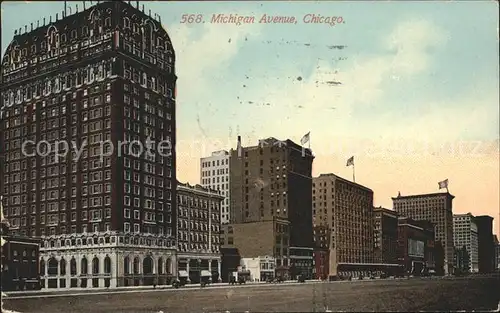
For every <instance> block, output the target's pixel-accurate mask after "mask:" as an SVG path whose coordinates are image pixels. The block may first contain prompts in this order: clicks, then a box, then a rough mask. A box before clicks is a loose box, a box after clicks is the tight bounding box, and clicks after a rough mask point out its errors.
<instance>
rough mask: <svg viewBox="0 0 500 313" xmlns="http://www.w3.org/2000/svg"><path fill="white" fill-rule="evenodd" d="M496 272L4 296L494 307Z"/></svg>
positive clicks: (67, 305)
mask: <svg viewBox="0 0 500 313" xmlns="http://www.w3.org/2000/svg"><path fill="white" fill-rule="evenodd" d="M499 301H500V280H499V279H498V276H497V277H495V278H492V277H489V278H487V277H476V278H470V277H469V278H452V279H450V278H448V279H436V278H434V279H410V280H374V281H370V280H365V281H353V282H332V283H319V282H318V283H307V284H286V285H253V286H251V285H248V286H243V287H240V286H236V287H227V286H220V287H215V286H214V287H208V288H204V289H199V288H190V289H179V290H172V289H166V290H143V291H134V292H119V293H110V292H103V293H101V294H93V295H88V294H82V295H78V296H74V295H73V296H59V297H48V298H46V297H41V298H24V299H13V298H11V299H8V298H7V299H4V302H5V305H4V307H5V308H7V309H13V310H17V311H19V312H23V313H25V312H47V313H53V312H68V313H69V312H75V313H76V312H78V313H80V312H102V313H111V312H121V313H140V312H148V313H156V312H159V311H163V312H165V313H167V312H168V313H174V312H224V311H230V312H244V311H249V312H264V311H267V312H299V311H302V312H312V311H314V310H316V312H321V311H323V312H324V311H325V307H328V309H329V310H331V311H378V312H380V311H414V312H415V311H417V312H418V311H422V310H424V311H450V310H451V311H457V310H467V311H471V310H493V309H496V308H497V305H498V303H499Z"/></svg>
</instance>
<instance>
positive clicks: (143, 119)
mask: <svg viewBox="0 0 500 313" xmlns="http://www.w3.org/2000/svg"><path fill="white" fill-rule="evenodd" d="M44 20H45V19H44ZM1 71H2V75H1V76H2V84H1V100H2V104H1V114H0V115H1V122H0V141H1V143H0V146H1V147H2V149H1V150H0V162H1V164H0V192H1V193H2V194H3V196H4V209H5V210H4V211H5V212H4V213H5V215H6V217H7V218H8V219H9V221H11V225H12V228H13V231H14V232H17V233H19V234H21V235H27V236H31V237H40V238H41V239H42V240H41V246H40V264H41V266H40V268H41V270H40V276H41V283H42V286H44V287H48V288H71V287H78V288H80V287H84V288H85V287H99V288H102V287H118V286H126V285H137V284H146V285H147V284H149V285H152V284H153V283H154V280H155V278H157V279H158V281H161V280H162V279H163V278H165V277H164V276H162V277H160V276H159V274H158V273H159V271H160V270H158V271H156V269H157V268H159V267H164V266H165V264H166V263H165V260H167V259H171V260H172V261H173V262H172V263H175V262H174V261H175V252H176V247H175V234H176V229H175V227H176V225H177V222H176V214H175V210H176V203H175V199H176V196H175V193H176V183H177V181H176V171H175V168H176V163H175V162H176V152H175V149H168V146H167V147H166V145H162V147H161V148H160V147H159V142H160V141H163V142H168V143H169V144H170V147H175V143H176V141H175V138H176V129H175V116H176V112H175V108H176V105H175V89H176V80H177V77H176V75H175V53H174V48H173V46H172V42H171V40H170V38H169V35H168V34H167V32H166V31H165V29H164V28H163V27H162V24H161V22H160V21H159V19H156V18H153V17H151V16H149V15H147V14H145V13H144V12H143V11H141V10H140V9H139V8H137V7H133V6H131V5H130V4H129V3H127V2H125V1H102V2H100V3H98V4H97V5H94V6H90V7H89V8H88V9H86V10H83V11H80V12H77V13H74V14H71V15H67V16H66V15H64V16H63V18H60V19H51V20H50V21H49V22H48V23H47V24H45V22H44V25H41V26H40V27H36V28H35V29H32V30H31V31H29V32H25V33H21V32H19V33H15V34H14V38H13V39H12V41H11V43H10V44H9V46H8V47H7V49H6V52H5V54H4V57H3V60H2V67H1ZM148 139H150V141H149V143H148ZM111 143H112V144H111ZM141 143H142V146H141ZM154 143H158V145H154ZM56 144H57V145H56ZM64 144H66V145H64ZM35 147H41V148H40V149H38V150H35ZM56 147H57V148H58V149H59V152H60V154H59V153H57V152H56V151H55V149H56ZM65 147H70V148H71V150H70V151H69V153H67V154H66V155H64V154H63V152H65V151H64V148H65ZM76 148H78V151H75V149H76ZM141 148H142V149H141ZM164 148H167V149H168V150H165V149H164ZM159 149H162V151H161V152H163V153H161V154H160V153H158V152H160V150H159ZM77 152H79V153H77ZM153 268H154V269H155V272H153ZM162 272H163V273H166V271H162ZM174 272H175V269H174ZM132 273H133V275H132Z"/></svg>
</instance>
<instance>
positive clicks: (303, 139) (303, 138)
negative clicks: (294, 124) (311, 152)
mask: <svg viewBox="0 0 500 313" xmlns="http://www.w3.org/2000/svg"><path fill="white" fill-rule="evenodd" d="M310 135H311V132H308V133H307V134H305V135H304V136H303V137H302V139H300V144H301V145H305V144H306V143H308V142H309V139H310V138H309V137H310Z"/></svg>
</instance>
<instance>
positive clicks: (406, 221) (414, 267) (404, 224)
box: [398, 217, 436, 276]
mask: <svg viewBox="0 0 500 313" xmlns="http://www.w3.org/2000/svg"><path fill="white" fill-rule="evenodd" d="M398 262H399V264H401V265H403V266H404V267H405V271H406V272H407V273H409V274H411V275H415V276H420V275H422V274H426V273H428V272H431V273H432V272H435V270H436V261H435V239H434V225H433V224H432V223H431V222H429V221H416V220H412V219H410V218H405V217H400V218H399V219H398Z"/></svg>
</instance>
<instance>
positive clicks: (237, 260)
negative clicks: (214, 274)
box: [221, 246, 241, 283]
mask: <svg viewBox="0 0 500 313" xmlns="http://www.w3.org/2000/svg"><path fill="white" fill-rule="evenodd" d="M221 263H222V265H221V279H222V282H223V283H227V282H229V280H230V278H231V276H232V273H234V272H237V271H238V266H240V264H241V255H240V252H239V251H238V249H237V248H234V247H227V248H226V247H224V246H222V247H221Z"/></svg>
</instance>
